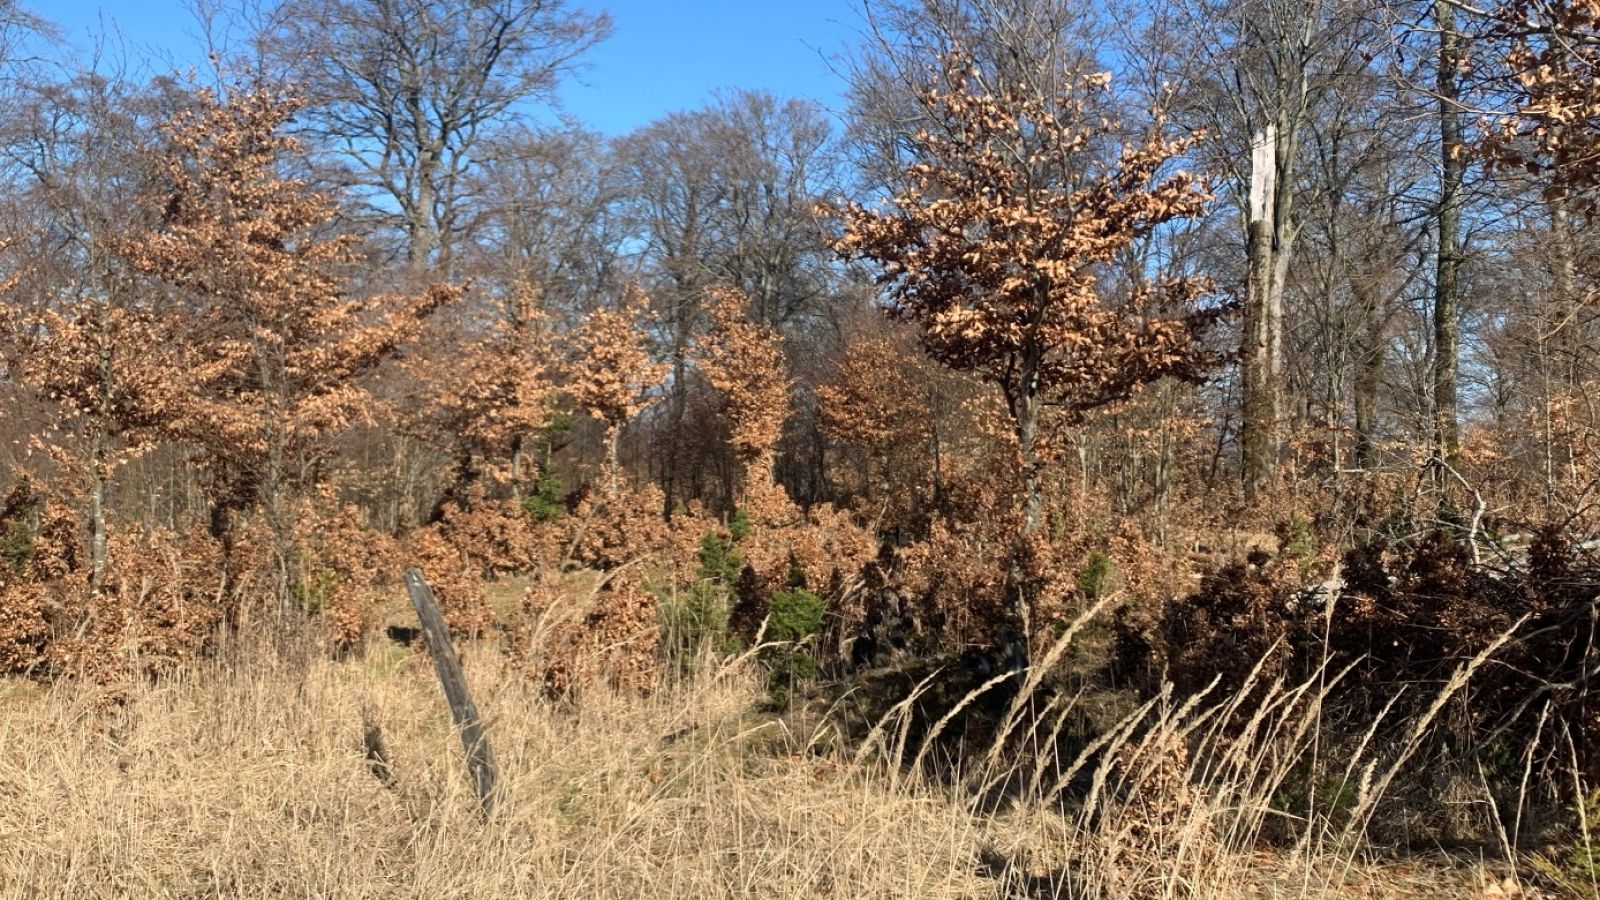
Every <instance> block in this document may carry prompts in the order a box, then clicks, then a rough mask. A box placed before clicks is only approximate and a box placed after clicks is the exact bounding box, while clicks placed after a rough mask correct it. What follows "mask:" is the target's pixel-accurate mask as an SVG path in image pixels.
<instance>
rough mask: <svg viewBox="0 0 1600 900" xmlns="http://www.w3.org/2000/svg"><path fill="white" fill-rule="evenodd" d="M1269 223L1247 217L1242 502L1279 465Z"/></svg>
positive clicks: (1260, 490)
mask: <svg viewBox="0 0 1600 900" xmlns="http://www.w3.org/2000/svg"><path fill="white" fill-rule="evenodd" d="M1271 243H1272V232H1271V227H1270V225H1269V224H1268V223H1267V222H1265V221H1261V220H1259V219H1258V220H1256V221H1254V222H1251V223H1250V236H1249V241H1248V247H1249V266H1250V270H1249V281H1248V284H1247V285H1246V288H1245V301H1244V336H1243V342H1244V345H1243V347H1242V348H1241V352H1240V359H1239V364H1240V376H1241V381H1242V385H1241V386H1242V388H1243V394H1244V396H1243V402H1242V406H1243V409H1242V411H1241V412H1242V423H1241V444H1242V447H1241V450H1242V464H1243V465H1242V467H1243V470H1244V471H1243V475H1244V496H1245V500H1246V502H1249V503H1255V502H1256V501H1257V500H1258V499H1260V497H1261V495H1262V494H1264V493H1265V492H1266V491H1267V490H1268V489H1269V487H1270V486H1271V484H1272V480H1273V478H1274V476H1275V474H1276V470H1277V466H1278V413H1277V407H1278V398H1277V394H1278V391H1277V382H1276V380H1275V379H1274V377H1273V364H1272V321H1271V319H1272V306H1271V300H1270V299H1269V296H1268V295H1269V293H1270V284H1271V278H1272V276H1271V271H1272V254H1271V249H1270V248H1271Z"/></svg>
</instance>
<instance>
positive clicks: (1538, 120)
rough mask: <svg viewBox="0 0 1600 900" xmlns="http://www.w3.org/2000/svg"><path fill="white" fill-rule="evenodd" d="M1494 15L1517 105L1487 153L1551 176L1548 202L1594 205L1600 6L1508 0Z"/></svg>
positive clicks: (1598, 168) (1598, 171) (1489, 140)
mask: <svg viewBox="0 0 1600 900" xmlns="http://www.w3.org/2000/svg"><path fill="white" fill-rule="evenodd" d="M1494 18H1495V20H1496V30H1497V31H1499V32H1501V34H1502V35H1503V36H1504V37H1505V38H1506V41H1507V45H1506V49H1505V51H1504V52H1503V53H1502V54H1501V59H1500V62H1501V64H1502V66H1503V77H1504V81H1505V82H1506V85H1505V86H1506V87H1507V88H1509V89H1510V91H1511V93H1512V103H1513V104H1514V107H1515V108H1514V111H1513V112H1512V113H1510V114H1509V115H1506V116H1504V117H1502V118H1501V119H1500V121H1499V123H1498V127H1497V128H1496V129H1494V130H1493V131H1491V132H1490V133H1489V134H1488V135H1487V136H1486V141H1485V145H1486V149H1487V151H1488V152H1489V154H1490V155H1491V157H1493V158H1495V159H1496V160H1497V161H1499V162H1501V163H1502V164H1505V165H1508V166H1514V167H1518V168H1524V169H1526V170H1527V171H1528V172H1530V173H1532V174H1534V175H1537V176H1540V177H1542V178H1545V179H1546V190H1545V193H1546V196H1547V197H1548V198H1552V199H1553V198H1569V197H1570V198H1572V199H1574V200H1577V201H1579V202H1582V203H1585V204H1587V205H1590V206H1592V205H1593V203H1594V200H1595V197H1594V196H1593V191H1594V189H1595V188H1596V187H1600V95H1597V94H1596V92H1595V81H1596V78H1597V77H1600V3H1596V2H1595V0H1509V2H1505V3H1503V4H1501V5H1500V7H1499V8H1498V9H1496V10H1495V13H1494Z"/></svg>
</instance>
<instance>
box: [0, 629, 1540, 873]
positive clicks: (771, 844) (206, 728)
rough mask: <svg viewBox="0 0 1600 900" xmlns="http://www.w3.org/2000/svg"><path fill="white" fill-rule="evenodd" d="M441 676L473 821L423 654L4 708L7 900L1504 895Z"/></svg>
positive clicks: (771, 734)
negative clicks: (458, 727) (1217, 846)
mask: <svg viewBox="0 0 1600 900" xmlns="http://www.w3.org/2000/svg"><path fill="white" fill-rule="evenodd" d="M462 656H463V659H464V664H465V666H466V669H467V673H468V677H469V679H470V681H471V682H472V686H473V689H474V692H475V693H476V694H477V697H478V701H479V705H480V708H481V709H482V710H483V713H484V717H485V720H486V722H487V726H488V731H489V735H490V739H491V741H492V744H493V750H494V753H495V755H496V756H497V757H498V761H499V765H500V768H501V773H502V774H501V789H502V794H501V796H502V802H501V803H500V805H499V806H498V808H497V809H496V810H495V812H494V813H493V814H492V815H491V816H490V817H488V818H487V820H485V819H484V818H483V817H482V816H481V814H480V812H479V808H478V804H477V800H476V798H475V796H474V795H473V792H472V788H471V785H470V783H469V781H468V779H467V778H466V776H465V774H464V771H463V767H462V760H461V748H460V744H459V742H458V741H457V739H456V737H455V735H454V733H453V732H452V730H451V728H450V725H449V719H448V716H447V714H446V711H445V706H444V703H443V700H442V698H441V696H440V694H439V687H438V683H437V681H436V680H435V677H434V674H433V671H432V667H431V665H430V663H429V660H428V658H427V655H426V654H425V653H424V652H423V651H421V650H419V649H415V648H407V647H404V646H400V645H397V644H394V643H391V642H388V641H384V640H381V639H379V640H375V641H374V643H373V644H371V645H370V646H369V647H368V648H367V652H365V653H364V654H357V655H352V656H351V657H349V658H347V659H343V660H330V659H326V658H319V657H316V656H308V657H305V658H301V659H298V660H293V659H285V658H283V657H282V656H281V655H276V654H271V653H256V654H242V655H240V656H239V657H238V659H236V660H235V661H234V662H233V663H231V664H224V663H222V662H217V663H213V664H210V665H209V666H208V667H206V668H203V669H199V670H196V671H193V672H191V673H189V674H187V675H185V676H183V677H181V678H174V679H170V680H166V681H163V682H160V683H151V684H142V685H139V686H136V687H134V688H132V689H131V690H128V691H125V692H124V693H122V694H121V695H120V696H109V695H106V694H102V693H97V692H96V691H95V690H93V689H90V688H88V687H86V686H83V685H74V684H71V683H65V682H63V683H59V684H56V685H54V686H49V687H45V686H41V685H38V684H36V683H33V682H28V681H23V680H15V679H13V680H5V681H0V898H22V897H61V898H100V897H194V898H198V897H238V898H246V897H248V898H262V897H319V898H320V897H338V898H368V897H371V898H378V897H417V898H430V900H433V898H457V897H459V898H469V897H470V898H498V897H508V898H509V897H519V898H520V897H619V898H620V897H839V898H860V897H907V898H956V897H963V898H965V897H972V898H978V897H984V898H997V897H1050V896H1060V897H1096V898H1099V897H1106V898H1109V897H1152V898H1154V897H1180V896H1181V897H1194V898H1227V897H1261V898H1289V897H1330V898H1413V897H1416V898H1421V897H1462V898H1485V900H1487V898H1494V897H1504V896H1517V895H1519V892H1518V889H1517V886H1516V885H1515V884H1514V883H1512V882H1504V883H1502V881H1503V879H1504V878H1505V872H1504V871H1502V869H1501V868H1500V867H1497V866H1496V865H1495V864H1492V863H1487V864H1486V863H1482V862H1479V861H1476V860H1473V859H1470V858H1463V857H1450V856H1444V855H1439V856H1417V857H1411V858H1405V859H1400V860H1393V859H1390V860H1383V859H1380V858H1379V857H1378V856H1376V855H1372V854H1366V853H1360V854H1345V855H1341V856H1335V855H1332V854H1307V853H1294V852H1291V851H1289V850H1274V851H1251V852H1233V853H1220V854H1210V853H1207V854H1191V856H1192V857H1193V858H1190V859H1183V858H1182V857H1183V855H1184V854H1183V852H1182V851H1181V850H1180V851H1178V852H1176V853H1175V854H1174V853H1173V852H1170V851H1159V852H1158V851H1157V850H1156V849H1155V848H1154V847H1153V846H1150V847H1141V846H1136V845H1129V846H1121V847H1110V848H1108V847H1107V846H1106V844H1105V841H1104V839H1103V838H1101V837H1097V836H1095V835H1093V834H1091V833H1088V832H1085V831H1082V830H1078V829H1075V828H1074V827H1072V826H1071V825H1069V824H1068V817H1066V816H1063V815H1062V814H1061V812H1060V810H1055V809H1050V808H1046V807H1045V806H1043V805H1039V804H1014V805H1012V806H1010V807H1008V808H1005V809H1002V810H999V811H983V812H974V811H973V809H972V807H971V806H970V805H969V804H967V803H964V802H961V801H960V800H959V799H957V798H956V797H955V796H954V795H953V793H952V792H951V791H950V790H949V789H947V788H943V787H940V786H939V785H937V784H931V783H927V782H923V781H920V780H918V779H913V778H911V777H908V776H906V775H904V770H903V769H902V768H900V767H894V766H889V765H886V764H884V763H882V762H879V761H874V760H871V759H868V760H865V761H857V759H856V754H855V753H854V752H853V748H850V747H847V746H844V745H843V742H842V741H841V740H839V739H838V737H837V733H838V732H837V730H835V729H833V728H831V727H830V726H829V725H827V724H826V722H824V721H820V720H816V719H813V720H812V724H809V725H803V724H800V723H801V722H802V719H801V718H799V717H794V716H779V715H775V714H772V713H769V712H764V711H763V699H764V697H765V691H764V685H763V681H762V676H761V673H760V671H759V670H758V669H757V667H755V666H754V665H745V666H737V665H735V666H721V667H718V666H710V667H708V668H707V669H706V670H705V671H704V672H703V673H702V674H701V675H700V676H698V677H696V678H694V679H692V680H690V681H686V682H681V683H676V684H672V685H668V686H666V687H664V688H663V689H661V690H659V691H657V692H656V693H654V694H653V695H652V696H650V697H648V698H639V697H629V696H621V695H617V694H613V693H610V692H605V691H591V692H589V693H587V694H585V695H584V696H583V697H582V698H581V702H580V703H578V704H575V705H559V704H552V703H551V702H549V701H548V700H546V699H545V698H544V697H543V696H542V695H541V692H540V690H539V688H538V685H537V684H535V683H534V682H533V680H531V679H527V678H525V677H524V676H523V675H521V674H520V673H519V672H518V671H517V670H516V669H515V668H513V667H511V666H509V665H507V664H506V662H505V657H504V655H503V654H502V653H501V652H500V650H499V649H498V648H497V647H493V646H490V645H488V644H468V645H466V646H464V647H463V648H462ZM374 727H376V729H377V733H378V734H380V735H381V743H382V745H383V747H384V750H385V753H386V755H387V757H388V760H389V766H388V770H387V771H388V774H390V775H392V778H391V779H389V780H387V782H386V781H385V780H384V779H380V778H379V777H376V775H375V773H374V770H373V767H372V764H371V761H370V759H369V758H368V755H367V749H366V748H367V747H369V746H370V745H371V742H370V741H369V740H368V739H367V735H370V734H371V733H372V731H373V728H374ZM1121 840H1124V841H1127V840H1136V839H1134V838H1129V837H1127V836H1126V835H1124V837H1123V838H1121ZM1087 859H1095V860H1099V861H1100V863H1099V864H1097V866H1095V867H1091V868H1092V871H1091V870H1089V869H1086V868H1085V863H1084V861H1085V860H1087ZM1108 861H1110V862H1108ZM1113 870H1115V871H1113ZM1520 895H1521V896H1524V897H1533V896H1538V895H1537V894H1535V893H1534V892H1532V891H1528V892H1524V893H1521V894H1520Z"/></svg>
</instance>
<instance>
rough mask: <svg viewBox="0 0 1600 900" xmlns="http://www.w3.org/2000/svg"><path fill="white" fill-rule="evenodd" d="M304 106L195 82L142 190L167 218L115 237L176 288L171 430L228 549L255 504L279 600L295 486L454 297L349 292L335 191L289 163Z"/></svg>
mask: <svg viewBox="0 0 1600 900" xmlns="http://www.w3.org/2000/svg"><path fill="white" fill-rule="evenodd" d="M298 107H299V103H298V101H297V100H296V99H295V98H294V97H293V96H290V95H288V94H285V93H284V92H282V91H279V90H276V89H273V88H268V87H256V88H249V89H242V90H239V91H236V92H233V93H231V94H230V95H228V96H226V97H224V96H220V95H218V94H217V93H215V92H213V91H209V90H201V91H199V92H197V93H196V95H195V98H194V105H193V107H192V108H191V109H189V110H187V111H184V112H182V113H180V114H179V115H177V116H176V117H175V118H174V119H173V120H172V121H171V122H170V123H169V124H168V125H167V126H166V127H165V128H164V129H163V138H164V141H165V145H166V146H165V149H164V151H163V152H162V154H161V156H160V158H159V160H158V163H157V173H156V176H155V178H156V182H157V184H156V186H155V187H153V188H152V189H151V190H149V191H148V192H147V193H146V195H145V198H144V202H145V203H147V204H150V206H151V207H152V208H153V209H155V210H159V211H160V215H159V221H158V223H157V224H156V225H155V226H154V227H153V228H148V229H147V228H134V229H133V230H131V231H130V232H129V233H127V234H124V235H119V236H117V237H116V238H115V239H114V241H113V246H114V247H115V248H116V251H117V252H118V253H119V254H120V256H121V257H122V258H123V260H124V261H125V262H126V264H127V265H128V266H129V267H130V268H131V269H132V270H133V271H134V272H136V273H138V274H139V275H141V276H143V277H145V278H147V279H148V280H149V281H150V283H151V284H152V286H153V287H157V288H162V289H165V290H168V291H171V292H172V293H173V294H174V295H175V303H174V304H173V310H174V311H173V314H172V316H171V318H170V319H169V321H168V323H167V325H166V326H165V331H164V336H165V337H166V338H167V339H168V340H172V341H177V342H181V343H182V344H183V345H184V346H185V347H186V348H187V349H188V350H189V351H190V352H191V354H192V357H193V364H192V365H191V366H190V367H189V369H188V370H187V373H186V378H185V384H184V386H183V391H182V396H181V397H180V398H178V400H177V401H176V402H177V404H178V405H179V409H178V410H177V411H176V412H175V414H174V415H173V416H172V417H171V418H170V421H169V422H168V423H167V424H166V425H165V429H166V431H167V433H168V435H169V436H170V437H171V438H173V439H175V440H177V441H179V442H181V443H183V444H186V445H188V446H190V447H193V448H194V449H195V451H196V459H195V462H196V464H197V465H198V466H200V467H201V469H202V470H204V471H205V472H206V473H207V474H208V475H209V477H210V480H211V484H210V492H211V504H212V505H211V531H212V534H213V535H214V536H215V537H216V538H217V539H219V540H220V541H221V542H222V544H223V547H224V550H225V552H228V551H229V550H230V549H231V547H232V543H233V539H234V537H235V532H236V524H237V523H236V521H235V520H236V517H237V515H238V514H239V513H240V512H243V511H246V510H250V509H259V510H260V512H261V514H262V516H263V518H264V520H265V522H266V524H267V525H268V527H269V529H270V530H271V533H272V535H273V539H274V545H275V546H274V548H273V549H274V552H275V555H276V558H277V561H278V564H279V575H280V584H279V590H280V593H281V595H282V596H284V597H287V591H288V587H289V584H290V580H291V578H292V573H291V566H292V559H293V523H292V522H291V521H289V518H288V505H287V503H288V499H289V493H290V491H292V490H293V489H295V488H297V487H304V486H308V485H311V484H314V483H316V482H317V481H318V480H319V479H320V477H321V475H322V464H323V463H324V462H325V461H326V458H327V455H328V453H329V452H330V446H329V438H330V437H331V436H332V435H333V434H335V433H337V432H339V431H341V430H342V429H344V428H345V427H346V426H348V425H349V424H350V423H352V422H355V421H357V420H360V419H362V418H363V417H364V416H366V415H367V413H368V407H369V404H370V402H371V397H370V394H369V393H368V391H367V390H366V389H365V388H364V387H363V386H362V384H361V382H360V378H361V376H363V375H364V374H366V373H368V372H370V371H372V370H373V369H374V368H375V367H376V366H377V365H378V364H379V363H381V362H383V361H384V360H385V359H388V358H389V357H391V356H393V355H394V354H395V352H396V351H397V349H398V348H399V346H400V345H401V343H402V342H403V341H405V340H406V339H407V338H409V337H410V336H411V335H413V334H414V333H415V332H416V330H417V328H418V327H419V324H420V321H421V320H422V318H423V317H425V316H426V315H428V314H429V313H431V312H432V311H433V310H434V309H436V308H437V307H438V306H439V305H440V304H442V303H444V302H446V301H447V300H449V299H450V298H451V297H452V296H453V293H454V292H453V291H451V290H449V289H446V288H436V289H433V290H430V291H428V292H427V293H426V294H425V295H423V296H421V297H416V298H374V299H367V300H363V299H360V298H358V297H353V296H350V294H349V293H347V291H346V289H345V285H344V280H343V274H344V273H343V270H344V267H345V266H346V265H347V264H348V263H349V262H350V261H351V259H352V244H351V240H350V239H348V238H343V237H328V236H326V233H327V231H328V225H329V223H330V222H331V221H332V220H333V218H334V215H335V212H336V205H335V203H334V198H333V197H331V196H329V195H327V194H323V193H320V192H318V191H316V190H314V189H312V188H311V187H310V186H308V185H307V184H306V183H305V182H304V181H303V180H300V179H296V178H291V177H286V176H285V175H283V174H281V173H280V166H281V165H282V162H283V159H284V157H285V156H287V155H288V154H290V153H292V152H293V151H294V150H295V149H296V146H297V143H296V141H295V139H294V138H292V137H289V136H287V135H285V134H284V133H283V129H284V126H285V125H286V123H287V122H288V120H289V117H290V116H291V115H292V114H293V112H294V111H295V110H296V109H297V108H298Z"/></svg>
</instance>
